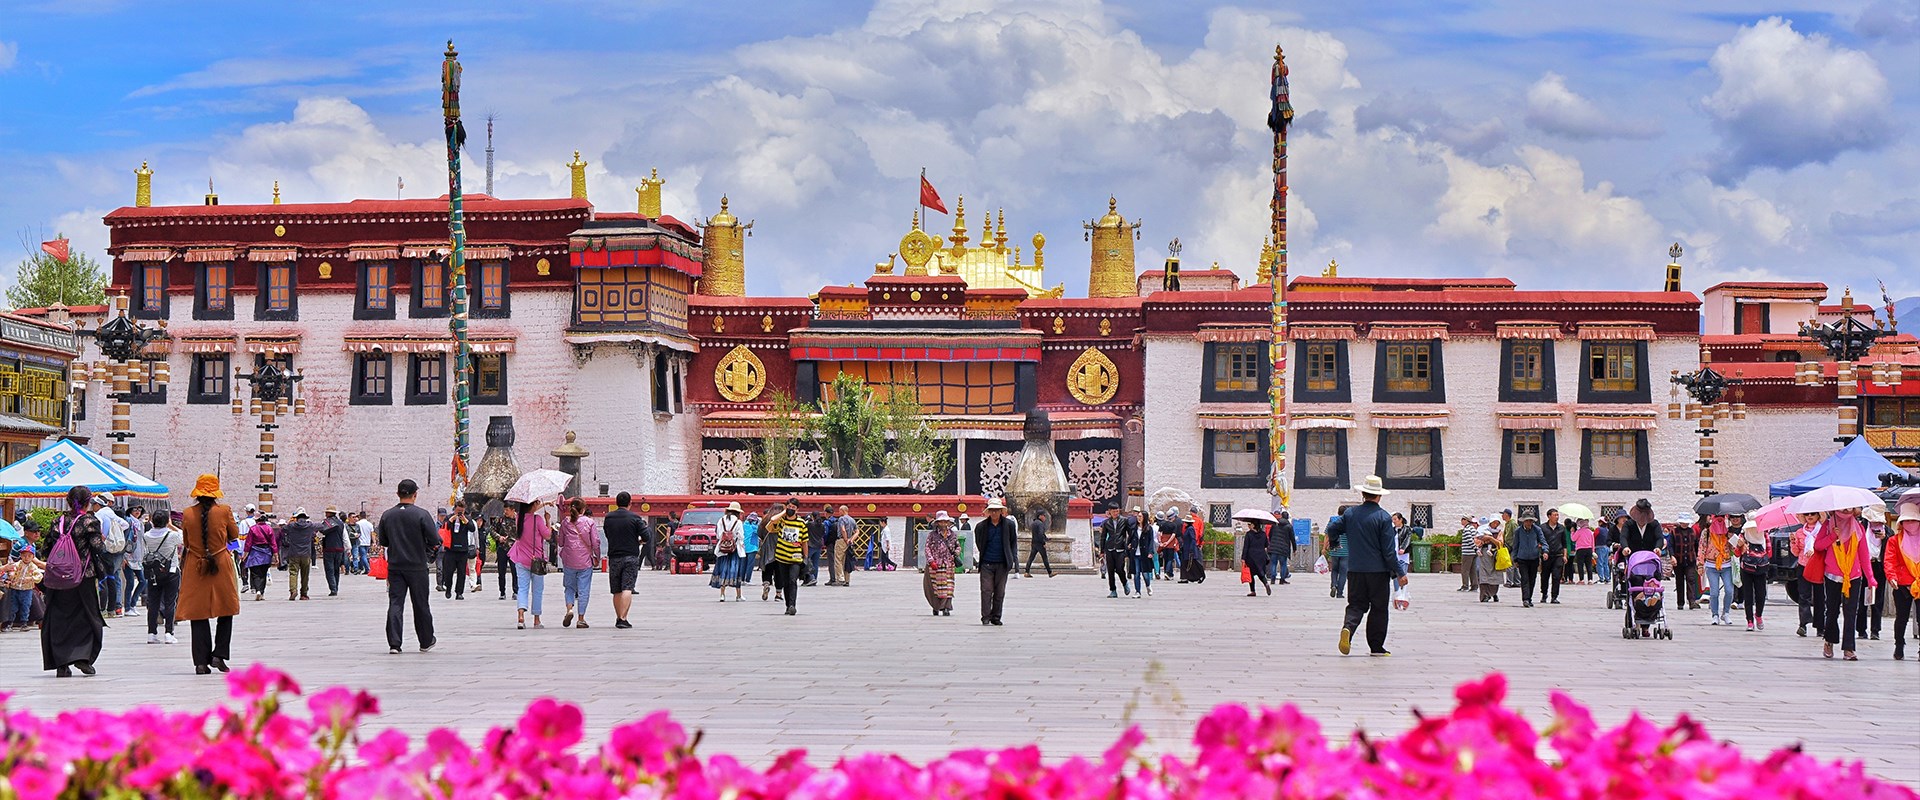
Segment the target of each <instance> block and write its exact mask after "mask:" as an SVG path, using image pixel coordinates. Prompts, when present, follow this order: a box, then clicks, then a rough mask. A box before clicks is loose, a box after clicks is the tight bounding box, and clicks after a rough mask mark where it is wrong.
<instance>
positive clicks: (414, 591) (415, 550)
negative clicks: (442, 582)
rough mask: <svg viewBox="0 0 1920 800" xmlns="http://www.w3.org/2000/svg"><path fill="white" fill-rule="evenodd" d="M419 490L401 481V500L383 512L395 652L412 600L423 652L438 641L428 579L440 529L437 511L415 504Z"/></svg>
mask: <svg viewBox="0 0 1920 800" xmlns="http://www.w3.org/2000/svg"><path fill="white" fill-rule="evenodd" d="M419 492H420V487H419V485H418V484H415V483H414V482H413V480H412V479H407V480H403V481H401V482H400V486H399V488H398V490H397V491H396V492H395V494H397V495H398V496H399V500H400V502H399V503H397V504H395V505H394V507H392V508H389V509H387V510H386V513H383V514H381V515H380V528H379V531H378V536H379V542H380V546H381V547H384V548H386V551H387V649H388V651H389V652H392V653H393V654H395V655H398V654H399V653H400V636H401V623H402V622H403V621H404V620H405V617H406V608H407V603H408V602H409V601H411V602H412V603H413V631H414V635H415V636H416V637H418V638H419V640H420V652H422V653H425V652H427V651H429V650H432V649H433V645H434V643H435V640H434V636H433V610H432V609H431V608H430V607H429V606H428V605H427V602H428V599H429V596H430V593H431V592H432V591H433V587H432V584H429V583H428V582H427V565H428V564H431V563H433V555H434V551H435V550H438V549H439V548H440V532H439V531H438V530H437V529H436V528H435V527H434V524H433V514H431V513H428V511H427V510H426V509H424V508H421V507H419V506H417V505H414V504H413V498H414V496H415V495H417V494H419ZM363 521H364V520H363Z"/></svg>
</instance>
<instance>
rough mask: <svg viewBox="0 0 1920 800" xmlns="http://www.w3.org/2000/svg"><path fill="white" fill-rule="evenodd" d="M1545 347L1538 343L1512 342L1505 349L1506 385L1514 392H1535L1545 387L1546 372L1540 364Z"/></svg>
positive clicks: (1543, 357)
mask: <svg viewBox="0 0 1920 800" xmlns="http://www.w3.org/2000/svg"><path fill="white" fill-rule="evenodd" d="M1545 349H1546V346H1545V345H1544V344H1542V343H1540V342H1514V343H1513V344H1512V345H1510V346H1509V347H1508V349H1507V385H1508V386H1510V387H1512V389H1513V391H1515V392H1537V391H1540V390H1541V389H1542V388H1545V386H1546V382H1547V381H1546V371H1545V370H1544V369H1542V368H1541V362H1543V361H1544V360H1545V359H1546V356H1545V355H1544V354H1543V353H1542V351H1543V350H1545Z"/></svg>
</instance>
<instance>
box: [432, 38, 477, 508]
mask: <svg viewBox="0 0 1920 800" xmlns="http://www.w3.org/2000/svg"><path fill="white" fill-rule="evenodd" d="M459 56H460V54H459V53H458V52H457V51H455V50H454V49H453V40H452V39H448V40H447V58H446V61H445V62H443V63H442V64H441V65H440V104H441V108H442V110H443V111H445V113H446V129H447V207H448V217H447V227H448V229H449V235H448V239H449V242H450V247H449V251H448V253H447V269H448V271H450V272H451V273H452V277H453V291H452V292H451V296H450V297H449V300H451V301H452V305H453V309H452V313H451V315H450V317H451V319H450V320H449V321H448V325H449V326H450V327H451V328H452V329H453V342H454V350H453V352H454V355H453V475H452V484H453V502H456V503H458V502H460V501H461V497H462V495H464V494H465V492H466V488H467V455H468V450H467V438H468V437H467V430H468V427H469V426H468V424H467V423H468V416H467V405H468V402H469V399H470V396H471V389H470V387H469V386H468V380H469V375H470V374H471V372H472V368H471V364H472V361H473V350H472V346H471V345H470V344H469V343H468V341H467V252H466V251H467V222H466V214H465V213H464V211H463V210H462V208H461V198H460V147H461V146H462V145H464V144H466V139H467V132H466V127H465V126H464V125H462V124H461V123H460V61H459Z"/></svg>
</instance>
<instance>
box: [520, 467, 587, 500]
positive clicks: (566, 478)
mask: <svg viewBox="0 0 1920 800" xmlns="http://www.w3.org/2000/svg"><path fill="white" fill-rule="evenodd" d="M571 483H573V476H572V475H568V474H567V473H564V472H561V471H560V470H557V469H536V470H534V471H532V472H529V473H527V474H525V475H521V476H520V480H517V481H514V482H513V488H511V489H508V490H507V502H509V503H533V502H545V501H551V500H553V499H555V498H557V497H559V496H560V493H561V492H564V491H566V490H567V485H568V484H571Z"/></svg>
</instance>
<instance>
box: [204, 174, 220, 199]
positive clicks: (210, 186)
mask: <svg viewBox="0 0 1920 800" xmlns="http://www.w3.org/2000/svg"><path fill="white" fill-rule="evenodd" d="M205 202H206V204H207V205H210V206H217V205H220V195H218V194H215V193H214V191H213V179H212V178H208V179H207V197H206V201H205Z"/></svg>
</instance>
